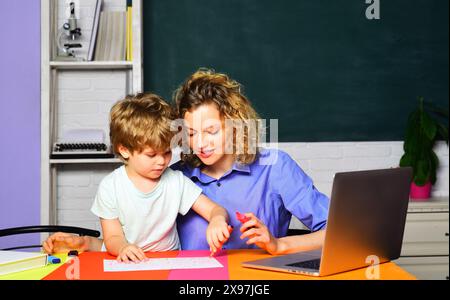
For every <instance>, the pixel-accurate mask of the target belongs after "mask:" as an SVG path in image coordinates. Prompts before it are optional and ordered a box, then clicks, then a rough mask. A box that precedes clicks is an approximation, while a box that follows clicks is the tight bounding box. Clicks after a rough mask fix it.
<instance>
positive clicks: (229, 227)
mask: <svg viewBox="0 0 450 300" xmlns="http://www.w3.org/2000/svg"><path fill="white" fill-rule="evenodd" d="M228 232H229V233H230V234H231V232H233V226H231V225H228ZM222 245H223V244H222ZM222 245H220V248H219V249H217V250H216V252H219V251H220V250H222ZM216 252H212V251H211V254H209V256H210V257H211V256H213V255H214V254H216Z"/></svg>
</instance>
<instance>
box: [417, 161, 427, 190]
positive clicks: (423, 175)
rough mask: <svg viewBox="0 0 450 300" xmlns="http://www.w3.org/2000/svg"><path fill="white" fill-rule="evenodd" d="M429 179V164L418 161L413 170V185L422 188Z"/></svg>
mask: <svg viewBox="0 0 450 300" xmlns="http://www.w3.org/2000/svg"><path fill="white" fill-rule="evenodd" d="M429 178H430V164H429V161H427V160H423V159H422V160H419V161H418V162H417V168H416V170H415V176H414V183H415V184H417V185H419V186H423V185H425V184H426V183H427V181H428V179H429Z"/></svg>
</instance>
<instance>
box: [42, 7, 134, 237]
mask: <svg viewBox="0 0 450 300" xmlns="http://www.w3.org/2000/svg"><path fill="white" fill-rule="evenodd" d="M83 1H84V0H80V1H79V2H81V5H83ZM114 1H115V2H117V0H103V2H104V3H106V4H109V3H108V2H114ZM123 3H126V1H123ZM113 4H115V3H113ZM58 5H66V1H64V0H41V224H44V225H46V224H50V225H53V224H56V222H57V203H58V199H57V190H56V182H57V176H58V169H59V168H61V167H62V166H64V165H79V166H80V168H83V166H85V167H86V168H89V169H92V168H95V166H97V165H104V164H111V165H113V164H120V163H121V161H120V160H119V159H116V158H113V159H50V154H51V149H52V148H51V147H52V145H53V142H55V141H56V140H55V139H56V135H57V132H58V129H57V126H58V122H57V119H58V113H59V111H58V107H57V103H58V99H57V98H58V93H57V90H58V78H59V77H58V76H59V75H60V73H61V72H67V71H82V72H91V71H92V72H98V71H99V70H100V71H108V70H114V71H117V70H118V71H123V72H125V73H126V75H125V77H124V78H125V81H126V82H125V83H124V86H125V87H126V88H125V89H126V93H127V94H135V93H138V92H141V91H142V90H143V76H142V0H133V2H132V5H133V16H132V20H133V23H132V31H133V41H132V43H133V61H53V57H55V53H54V52H55V47H54V43H55V41H54V36H55V34H54V33H55V32H57V28H54V27H56V23H57V22H56V21H55V20H57V18H58V15H57V14H58V11H59V10H58V9H57V7H58ZM104 7H105V5H104ZM104 9H105V8H104ZM124 9H125V6H124ZM81 18H82V16H81ZM93 98H95V95H93ZM104 129H105V131H106V132H107V128H104ZM41 238H46V235H42V237H41Z"/></svg>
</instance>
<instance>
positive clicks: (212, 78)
mask: <svg viewBox="0 0 450 300" xmlns="http://www.w3.org/2000/svg"><path fill="white" fill-rule="evenodd" d="M174 100H175V104H176V111H177V114H178V117H179V118H181V119H182V120H183V123H184V128H183V131H182V132H183V133H185V134H184V135H182V136H186V137H187V140H184V141H183V142H184V145H186V146H187V148H188V149H183V152H182V155H181V161H180V162H178V163H176V164H175V165H173V166H172V168H174V169H178V170H181V171H182V172H183V173H184V175H186V176H188V177H189V178H191V179H192V180H193V181H194V182H195V183H196V184H197V185H198V186H200V187H201V188H202V189H203V193H204V194H205V195H206V196H208V197H209V198H211V199H213V200H214V201H215V202H216V203H218V204H219V205H221V206H223V207H224V208H225V209H226V210H227V211H228V213H229V214H230V215H231V216H232V217H231V220H230V223H231V225H232V226H234V228H235V230H234V231H233V232H232V233H231V236H230V239H229V240H228V242H227V244H226V245H224V248H228V249H240V248H255V245H256V246H258V247H260V248H263V249H265V250H266V251H267V252H269V253H271V254H285V253H292V252H298V251H308V250H313V249H318V248H320V247H321V246H322V245H323V241H324V236H325V232H324V228H325V226H326V218H327V215H328V205H329V199H328V198H327V197H326V196H325V195H324V194H322V193H320V192H319V191H317V190H316V189H315V187H314V185H313V182H312V180H311V179H310V178H309V177H308V176H307V175H306V174H305V173H304V172H303V170H302V169H301V168H300V167H299V166H298V165H297V164H296V162H295V161H294V160H293V159H292V158H291V157H290V156H289V155H288V154H286V153H285V152H283V151H280V150H275V149H262V148H261V149H260V148H257V147H255V146H256V145H257V144H258V134H259V132H258V128H257V127H256V128H255V126H252V125H254V124H255V122H256V120H257V119H258V118H259V117H258V115H257V113H256V112H255V110H254V109H253V108H252V106H251V104H250V102H249V101H248V99H247V98H246V97H245V96H244V95H243V94H242V93H241V85H240V84H239V83H237V82H236V81H234V80H232V79H231V78H229V77H228V76H227V75H225V74H220V73H216V72H214V71H212V70H204V69H200V70H199V71H197V72H195V73H194V74H192V75H191V76H190V77H189V78H187V80H186V81H185V82H184V83H183V84H182V85H181V86H180V87H179V88H178V89H177V91H176V92H175V94H174ZM230 124H234V125H237V126H229V125H230ZM246 128H247V129H246ZM184 148H186V147H184ZM235 212H245V215H246V216H247V217H249V218H250V219H249V220H248V221H246V222H245V223H244V224H240V222H239V221H238V220H237V219H236V218H234V217H233V215H234V214H235ZM292 215H294V216H296V217H297V218H298V219H299V220H300V221H301V222H302V223H303V224H304V225H306V226H307V227H308V228H309V229H310V230H311V231H312V233H310V234H306V235H301V236H289V237H287V236H286V234H287V230H288V227H289V223H290V220H291V216H292ZM241 225H242V226H241ZM206 227H207V223H206V222H205V221H204V220H203V219H202V218H201V217H200V216H199V215H197V214H195V213H188V214H187V215H186V216H184V217H179V219H178V232H179V235H180V242H181V246H182V249H183V250H189V249H209V246H208V244H207V241H206V239H205V238H204V232H205V230H206ZM236 228H240V230H239V231H238V230H236ZM67 238H68V239H69V242H71V243H74V244H76V246H78V248H81V250H96V251H99V249H100V248H101V241H100V240H97V239H92V238H87V237H84V238H75V237H73V236H71V237H68V236H67V235H66V234H62V233H59V234H55V235H53V236H52V238H50V239H49V240H48V241H46V244H44V248H45V249H46V248H51V247H50V246H52V247H53V244H52V242H53V241H56V242H59V243H62V245H63V246H62V247H64V246H68V245H69V244H68V241H67ZM47 243H48V244H47Z"/></svg>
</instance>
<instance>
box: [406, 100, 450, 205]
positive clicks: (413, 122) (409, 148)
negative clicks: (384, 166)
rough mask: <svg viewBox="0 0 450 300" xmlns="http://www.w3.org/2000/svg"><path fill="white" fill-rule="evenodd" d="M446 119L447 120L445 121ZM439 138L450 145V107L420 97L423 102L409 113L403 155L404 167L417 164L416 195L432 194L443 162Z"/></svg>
mask: <svg viewBox="0 0 450 300" xmlns="http://www.w3.org/2000/svg"><path fill="white" fill-rule="evenodd" d="M443 120H446V122H445V123H443V122H441V121H443ZM438 139H443V140H445V141H446V143H447V145H448V109H447V110H444V109H440V108H436V107H435V106H433V105H432V104H431V103H430V102H425V101H424V99H423V97H420V98H419V106H418V107H417V108H416V109H415V110H414V111H412V112H411V113H410V114H409V117H408V122H407V126H406V134H405V141H404V143H403V149H404V151H405V153H404V155H403V156H402V158H401V159H400V166H401V167H406V166H409V167H412V168H413V180H412V182H411V193H410V197H411V198H412V199H418V200H426V199H428V198H430V194H431V186H432V185H434V184H435V182H436V170H437V167H438V165H439V159H438V157H437V155H436V153H435V152H434V151H433V147H434V144H435V142H436V140H438Z"/></svg>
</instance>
